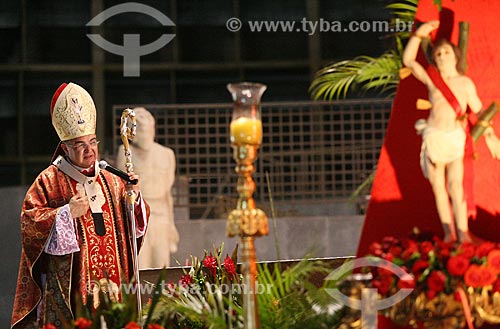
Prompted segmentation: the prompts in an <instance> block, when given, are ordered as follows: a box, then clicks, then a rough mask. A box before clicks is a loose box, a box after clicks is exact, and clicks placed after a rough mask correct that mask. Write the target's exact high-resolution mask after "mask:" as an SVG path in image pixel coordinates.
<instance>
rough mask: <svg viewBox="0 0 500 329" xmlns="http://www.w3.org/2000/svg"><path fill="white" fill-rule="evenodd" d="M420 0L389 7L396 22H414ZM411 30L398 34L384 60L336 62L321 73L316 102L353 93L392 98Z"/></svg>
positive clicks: (314, 91)
mask: <svg viewBox="0 0 500 329" xmlns="http://www.w3.org/2000/svg"><path fill="white" fill-rule="evenodd" d="M417 5H418V0H404V1H401V2H398V3H393V4H390V5H388V6H387V8H388V9H390V10H391V11H392V14H393V15H394V16H395V18H396V19H398V20H401V21H405V22H413V19H414V16H415V13H416V10H417ZM409 35H410V32H409V31H404V32H398V33H394V34H393V35H392V37H394V40H395V48H396V49H394V50H388V51H387V52H386V53H384V54H383V55H381V56H380V57H370V56H358V57H356V58H354V59H352V60H345V61H341V62H337V63H332V64H329V65H327V66H325V67H324V68H321V69H320V70H318V71H317V72H316V74H315V76H314V79H313V81H312V83H311V85H310V87H309V93H310V95H311V97H312V98H313V99H315V100H319V99H325V100H332V99H339V98H340V97H343V98H345V97H347V95H348V92H349V91H351V90H353V91H356V90H361V92H366V91H368V90H377V91H378V92H380V93H382V94H387V95H392V94H393V93H394V91H395V89H396V87H397V85H398V83H399V69H400V68H401V58H402V53H403V41H402V40H404V39H407V38H408V37H409Z"/></svg>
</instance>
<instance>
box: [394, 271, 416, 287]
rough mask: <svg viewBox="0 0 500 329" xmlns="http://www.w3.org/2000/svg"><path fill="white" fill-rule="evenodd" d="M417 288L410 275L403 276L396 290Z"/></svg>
mask: <svg viewBox="0 0 500 329" xmlns="http://www.w3.org/2000/svg"><path fill="white" fill-rule="evenodd" d="M416 286H417V283H416V281H415V278H414V277H413V276H411V275H409V274H408V275H405V276H404V277H403V278H401V279H400V280H399V281H398V288H400V289H405V288H406V289H414V288H415V287H416Z"/></svg>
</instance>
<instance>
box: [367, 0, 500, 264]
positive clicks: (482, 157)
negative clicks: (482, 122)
mask: <svg viewBox="0 0 500 329" xmlns="http://www.w3.org/2000/svg"><path fill="white" fill-rule="evenodd" d="M442 2H443V10H442V11H441V12H439V11H438V8H437V6H436V5H434V4H433V1H432V0H421V1H419V5H418V10H417V15H416V23H417V22H424V21H429V20H433V19H438V20H439V21H440V26H439V30H438V31H437V33H436V35H435V36H434V38H433V39H434V40H437V39H440V38H447V39H449V40H451V41H452V42H453V43H455V44H457V43H458V32H459V29H458V24H459V22H460V21H467V22H469V24H470V31H469V47H468V52H467V62H468V64H469V65H468V71H467V75H468V76H469V77H470V78H471V79H472V80H473V81H474V83H475V85H476V88H477V92H478V95H479V98H480V99H481V101H482V103H483V107H485V108H486V107H487V106H488V105H489V104H491V102H492V101H493V100H499V99H500V42H498V35H497V34H496V33H495V32H494V31H496V30H498V29H497V27H500V20H499V19H498V15H497V14H498V13H499V12H500V1H497V0H477V1H451V0H443V1H442ZM418 59H419V62H420V63H421V64H422V65H423V66H424V67H425V66H426V61H425V57H424V56H423V54H422V52H420V53H419V57H418ZM427 97H428V92H427V88H426V87H425V86H424V84H422V83H421V82H420V81H418V80H417V79H415V78H414V77H413V76H410V77H408V78H406V79H403V80H402V81H401V83H400V84H399V87H398V90H397V92H396V96H395V99H394V102H393V108H392V113H391V118H390V120H389V124H388V128H387V132H386V136H385V141H384V145H383V147H382V150H381V153H380V158H379V161H378V165H377V172H376V175H375V180H374V183H373V188H372V193H371V199H370V204H369V206H368V210H367V214H366V219H365V223H364V226H363V230H362V234H361V238H360V242H359V246H358V255H359V256H362V255H365V254H366V253H367V252H368V247H369V245H370V243H372V242H373V241H375V240H379V239H381V238H382V237H384V236H386V235H393V236H396V237H407V236H408V234H409V233H410V232H411V230H412V229H413V227H416V226H417V227H419V228H421V229H425V230H426V229H429V230H432V231H434V232H436V233H438V234H442V233H443V232H442V226H441V222H440V220H439V216H438V213H437V209H436V205H435V201H434V194H433V192H432V189H431V185H430V183H429V182H428V181H427V179H425V177H424V176H423V174H422V172H421V169H420V165H419V155H420V147H421V143H422V139H421V137H420V136H419V135H417V134H416V132H415V129H414V124H415V122H416V121H417V120H418V119H422V118H426V117H427V116H428V114H429V113H428V112H427V111H419V110H417V109H416V106H415V104H416V101H417V99H419V98H423V99H427ZM499 119H500V118H499V116H496V117H495V119H494V124H493V126H494V129H495V133H496V134H497V135H500V126H499V124H500V122H499ZM475 153H476V159H475V160H474V161H473V162H474V172H475V177H474V181H473V184H474V185H473V191H474V200H475V205H476V210H477V216H476V220H474V221H469V228H470V230H471V232H472V233H473V234H475V235H477V236H479V237H481V238H483V239H488V240H492V241H500V199H499V198H498V195H500V161H498V160H495V159H493V158H492V157H491V155H490V153H489V150H488V149H487V147H486V144H485V142H484V138H480V139H479V140H478V142H477V143H476V144H475Z"/></svg>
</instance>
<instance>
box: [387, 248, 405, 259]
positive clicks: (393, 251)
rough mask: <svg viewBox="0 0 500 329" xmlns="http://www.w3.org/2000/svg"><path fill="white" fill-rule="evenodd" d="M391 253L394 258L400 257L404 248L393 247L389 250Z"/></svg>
mask: <svg viewBox="0 0 500 329" xmlns="http://www.w3.org/2000/svg"><path fill="white" fill-rule="evenodd" d="M389 253H390V254H391V255H393V256H394V257H399V256H401V254H402V253H403V248H401V247H400V246H392V247H391V248H390V249H389Z"/></svg>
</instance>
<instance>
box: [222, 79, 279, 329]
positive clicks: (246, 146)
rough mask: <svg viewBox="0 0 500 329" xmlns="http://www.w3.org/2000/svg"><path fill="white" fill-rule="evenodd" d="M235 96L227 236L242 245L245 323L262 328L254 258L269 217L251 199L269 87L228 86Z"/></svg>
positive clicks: (231, 129)
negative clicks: (232, 198) (233, 197)
mask: <svg viewBox="0 0 500 329" xmlns="http://www.w3.org/2000/svg"><path fill="white" fill-rule="evenodd" d="M227 88H228V90H229V92H231V95H232V97H233V112H232V117H231V124H230V127H229V130H230V140H231V147H232V148H233V158H234V160H235V161H236V167H235V172H236V173H237V174H238V182H237V186H236V190H237V192H238V202H237V205H236V209H234V210H232V211H231V212H230V213H229V216H228V219H227V226H226V234H227V235H228V236H229V237H233V236H239V237H240V238H241V242H242V246H241V251H242V257H241V259H242V265H241V270H242V273H243V282H242V283H243V284H244V286H245V287H246V289H245V292H244V294H243V321H244V326H245V328H247V329H249V328H252V329H253V328H260V322H259V314H258V307H257V299H256V290H255V278H256V276H257V258H256V256H255V246H254V240H255V237H259V236H262V235H267V234H268V232H269V228H268V224H267V216H266V214H265V213H264V212H263V211H262V210H260V209H258V208H257V207H256V206H255V201H254V199H253V197H252V195H253V192H254V191H255V182H254V180H253V178H252V174H253V172H254V171H255V166H254V161H255V160H256V159H257V151H258V149H259V147H260V145H261V143H262V121H261V116H260V98H261V96H262V94H263V93H264V91H265V90H266V86H265V85H262V84H259V83H249V82H243V83H237V84H229V85H228V86H227Z"/></svg>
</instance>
